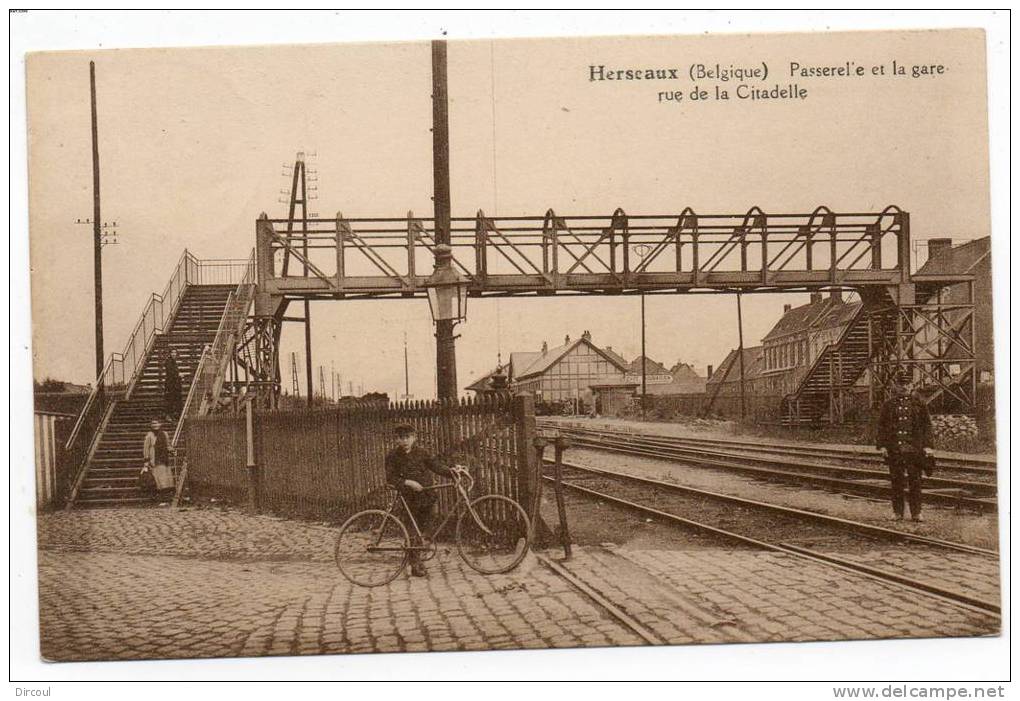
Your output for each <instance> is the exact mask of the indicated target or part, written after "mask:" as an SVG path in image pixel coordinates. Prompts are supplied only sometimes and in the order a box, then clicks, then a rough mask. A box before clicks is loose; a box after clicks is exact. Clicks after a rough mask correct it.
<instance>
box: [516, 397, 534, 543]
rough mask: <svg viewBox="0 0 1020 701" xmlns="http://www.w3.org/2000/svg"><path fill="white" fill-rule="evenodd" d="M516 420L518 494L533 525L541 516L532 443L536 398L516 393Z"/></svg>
mask: <svg viewBox="0 0 1020 701" xmlns="http://www.w3.org/2000/svg"><path fill="white" fill-rule="evenodd" d="M511 407H512V412H513V421H514V439H515V440H514V443H515V445H516V447H517V479H518V490H519V491H518V494H520V497H521V499H520V501H521V505H522V506H523V507H524V510H525V511H527V512H528V518H529V519H531V523H532V527H534V525H535V524H536V522H537V519H538V517H539V502H538V498H539V480H540V477H539V472H540V471H541V465H539V464H538V461H537V460H536V459H535V453H534V451H533V450H532V445H533V444H534V440H535V399H534V397H532V396H531V394H528V393H522V394H518V395H515V396H514V398H513V404H512V405H511Z"/></svg>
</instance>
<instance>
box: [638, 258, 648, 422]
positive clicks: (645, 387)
mask: <svg viewBox="0 0 1020 701" xmlns="http://www.w3.org/2000/svg"><path fill="white" fill-rule="evenodd" d="M651 250H652V247H651V246H649V245H648V244H647V243H639V244H638V245H636V246H634V253H635V254H637V257H638V258H640V259H641V265H639V266H638V268H639V269H641V268H643V265H644V260H645V256H647V255H648V254H649V253H650V252H651ZM647 365H648V356H647V355H645V293H644V290H642V291H641V418H642V419H644V418H645V404H646V399H647V396H648V384H647V382H646V379H647V378H646V377H645V373H646V367H647Z"/></svg>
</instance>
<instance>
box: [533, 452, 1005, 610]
mask: <svg viewBox="0 0 1020 701" xmlns="http://www.w3.org/2000/svg"><path fill="white" fill-rule="evenodd" d="M564 468H565V470H564V474H563V485H564V486H565V487H566V488H567V489H568V490H570V491H573V492H575V493H578V494H582V495H585V496H586V497H589V498H593V499H598V500H601V501H603V502H608V503H612V504H615V505H617V506H621V507H623V508H626V509H629V510H631V511H634V512H636V513H638V514H640V515H642V516H645V517H650V518H653V519H655V520H658V521H662V522H666V523H669V524H672V525H675V526H678V527H682V528H687V529H695V530H698V531H701V532H706V533H709V534H711V535H712V536H715V537H717V538H719V539H720V540H723V541H728V542H731V543H740V544H741V545H743V546H750V547H753V548H757V549H762V550H767V551H772V552H781V553H786V554H787V555H791V556H793V557H797V558H802V559H805V560H810V561H812V562H816V563H822V564H824V565H826V566H829V567H835V568H838V569H842V570H844V571H851V572H855V573H857V574H860V575H862V576H866V577H870V578H872V579H877V580H880V581H882V582H885V583H887V584H890V585H893V586H897V587H903V588H907V589H910V590H911V591H914V592H918V593H923V594H924V595H926V596H932V597H936V598H939V599H941V600H944V601H947V602H951V603H953V604H954V605H957V606H961V607H964V608H967V609H968V610H971V611H976V612H980V613H983V614H987V615H990V616H996V617H998V616H999V615H1000V606H999V603H998V597H999V592H998V574H997V573H998V568H997V561H998V553H996V552H995V551H992V550H986V549H983V548H978V547H975V546H970V545H966V544H963V543H955V542H951V541H943V540H939V539H935V538H929V537H926V536H921V535H916V534H911V533H904V532H901V531H895V530H892V529H887V528H882V527H880V526H874V525H871V524H865V523H860V522H856V521H851V520H848V519H841V518H837V517H833V516H827V515H824V514H818V513H814V512H809V511H803V510H800V509H793V508H789V507H783V506H778V505H775V504H767V503H764V502H758V501H754V500H750V499H744V498H740V497H734V496H730V495H724V494H718V493H715V492H709V491H706V490H701V489H694V488H691V487H683V486H680V485H675V484H670V483H668V482H662V481H659V480H653V479H648V478H643V477H636V476H633V475H626V474H621V473H617V472H612V471H609V470H602V469H596V468H590V467H585V466H581V465H576V464H572V463H564ZM545 479H546V480H550V481H551V480H552V478H551V477H549V476H545ZM879 546H883V547H885V549H884V550H881V551H876V548H877V547H879ZM888 546H909V550H908V551H906V552H903V551H900V550H898V549H895V548H890V547H888ZM876 553H877V554H876ZM904 556H910V557H914V558H917V557H923V556H935V558H934V559H933V560H931V561H938V562H940V563H943V564H945V563H947V562H948V563H949V564H948V565H947V566H944V567H942V568H941V569H940V570H939V572H937V573H935V574H931V573H929V574H928V576H922V577H917V576H910V575H908V574H904V572H910V569H909V568H906V567H896V566H895V565H893V566H890V564H889V561H890V560H891V561H893V562H895V560H896V559H897V558H898V557H904ZM981 572H985V573H986V574H984V575H981V574H979V573H981ZM988 572H994V575H989V574H987V573H988ZM991 577H994V579H990V578H991ZM960 582H967V583H968V584H971V585H972V586H961V585H960Z"/></svg>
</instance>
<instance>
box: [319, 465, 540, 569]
mask: <svg viewBox="0 0 1020 701" xmlns="http://www.w3.org/2000/svg"><path fill="white" fill-rule="evenodd" d="M449 487H453V488H454V490H455V492H456V497H457V502H456V504H455V506H454V508H453V509H451V510H450V512H449V513H447V514H446V516H445V517H444V518H443V520H442V521H441V522H440V523H439V524H438V525H437V526H436V527H435V528H433V529H432V533H431V534H430V535H429V536H428V537H427V538H426V537H425V535H424V534H423V533H422V532H421V529H420V528H419V526H418V522H417V521H416V520H415V518H414V515H413V514H412V513H411V509H410V508H409V507H408V505H407V502H406V501H405V500H404V497H403V495H402V494H401V493H400V492H397V495H396V496H395V497H394V498H393V500H392V502H390V506H389V508H388V509H386V510H382V509H366V510H364V511H359V512H358V513H356V514H354V515H353V516H351V517H350V518H349V519H347V520H346V521H345V522H344V524H343V525H342V526H341V527H340V534H339V535H338V536H337V540H336V548H335V550H334V559H335V560H336V565H337V568H338V569H339V570H340V573H341V574H342V575H343V576H344V577H345V578H346V579H347V580H348V581H350V582H352V583H353V584H357V585H359V586H363V587H378V586H382V585H384V584H389V583H390V582H392V581H393V580H394V579H396V578H397V577H398V576H400V573H401V572H403V571H404V568H406V567H407V564H408V562H409V561H410V559H411V554H412V553H414V552H419V553H421V554H422V560H423V561H428V560H431V559H432V558H433V557H435V555H436V550H437V548H436V544H435V539H436V538H437V537H438V536H439V534H440V533H441V532H442V531H443V530H444V529H445V528H446V526H447V525H448V524H449V523H451V522H452V520H453V519H454V518H456V521H457V529H456V532H455V538H456V541H457V550H458V552H459V553H460V557H461V559H462V560H464V562H466V563H467V565H468V566H469V567H471V569H473V570H475V571H476V572H480V573H481V574H502V573H504V572H509V571H510V570H512V569H514V568H515V567H517V566H518V565H519V564H520V563H521V561H522V560H524V556H525V555H527V553H528V548H529V547H530V545H531V522H530V520H529V519H528V515H527V513H526V512H525V511H524V509H523V508H522V507H521V505H520V504H518V503H517V502H516V501H514V500H513V499H511V498H509V497H505V496H502V495H499V494H486V495H484V496H480V497H478V498H476V499H471V497H470V496H469V494H470V492H471V489H472V488H473V487H474V479H473V478H472V477H471V475H470V473H469V472H468V471H467V469H466V468H465V467H463V466H461V465H457V466H455V467H454V470H453V481H452V482H444V483H441V484H436V485H432V486H430V487H425V490H426V491H436V490H439V489H445V488H449ZM399 507H402V508H403V513H404V514H406V516H407V519H408V522H409V523H410V525H411V526H412V528H413V529H414V532H415V535H416V536H417V537H416V539H415V542H417V543H419V544H418V545H412V544H411V537H410V535H409V534H408V531H407V528H406V527H405V526H404V523H403V522H402V521H401V520H400V518H398V517H397V516H396V515H395V513H398V511H397V510H398V508H399Z"/></svg>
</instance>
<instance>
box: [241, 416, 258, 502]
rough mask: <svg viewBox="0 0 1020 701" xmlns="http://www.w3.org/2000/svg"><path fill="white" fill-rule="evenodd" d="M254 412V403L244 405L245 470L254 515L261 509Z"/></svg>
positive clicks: (249, 500)
mask: <svg viewBox="0 0 1020 701" xmlns="http://www.w3.org/2000/svg"><path fill="white" fill-rule="evenodd" d="M253 414H254V412H253V411H252V401H251V400H248V401H247V402H245V403H244V429H245V431H244V436H245V447H246V449H247V450H246V451H245V468H246V470H245V471H246V472H247V477H248V508H249V510H250V511H251V512H252V513H257V512H258V508H259V498H258V467H257V465H256V463H255V420H254V416H253Z"/></svg>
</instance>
